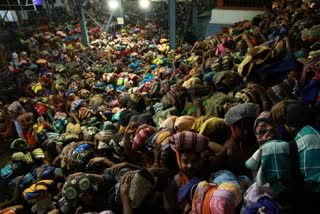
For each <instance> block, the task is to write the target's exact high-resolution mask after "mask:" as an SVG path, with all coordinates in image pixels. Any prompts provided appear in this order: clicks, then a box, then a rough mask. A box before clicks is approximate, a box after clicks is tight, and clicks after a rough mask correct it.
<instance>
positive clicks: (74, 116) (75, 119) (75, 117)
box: [69, 112, 80, 124]
mask: <svg viewBox="0 0 320 214" xmlns="http://www.w3.org/2000/svg"><path fill="white" fill-rule="evenodd" d="M69 115H70V116H71V117H72V118H73V119H74V121H75V122H76V123H77V124H80V120H79V119H78V117H77V116H76V115H75V113H73V112H70V113H69Z"/></svg>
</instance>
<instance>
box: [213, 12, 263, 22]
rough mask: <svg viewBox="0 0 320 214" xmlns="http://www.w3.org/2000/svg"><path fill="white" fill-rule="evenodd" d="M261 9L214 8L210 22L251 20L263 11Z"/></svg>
mask: <svg viewBox="0 0 320 214" xmlns="http://www.w3.org/2000/svg"><path fill="white" fill-rule="evenodd" d="M263 12H264V11H262V10H261V11H259V10H225V9H213V10H212V11H211V20H210V22H209V23H210V24H232V23H235V22H239V21H243V20H251V19H252V18H253V17H254V16H256V15H258V14H261V13H263Z"/></svg>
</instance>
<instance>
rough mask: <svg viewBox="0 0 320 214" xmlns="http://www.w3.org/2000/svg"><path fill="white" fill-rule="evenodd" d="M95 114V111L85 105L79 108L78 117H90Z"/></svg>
mask: <svg viewBox="0 0 320 214" xmlns="http://www.w3.org/2000/svg"><path fill="white" fill-rule="evenodd" d="M93 115H95V112H94V111H93V110H92V109H90V108H87V107H80V109H79V119H80V120H84V119H86V118H90V117H92V116H93Z"/></svg>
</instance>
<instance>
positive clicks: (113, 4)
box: [108, 0, 119, 10]
mask: <svg viewBox="0 0 320 214" xmlns="http://www.w3.org/2000/svg"><path fill="white" fill-rule="evenodd" d="M108 5H109V7H110V8H111V9H112V10H115V9H117V8H118V7H119V3H118V1H117V0H110V1H109V2H108Z"/></svg>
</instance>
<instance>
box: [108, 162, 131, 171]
mask: <svg viewBox="0 0 320 214" xmlns="http://www.w3.org/2000/svg"><path fill="white" fill-rule="evenodd" d="M125 167H129V164H128V163H127V162H122V163H118V164H116V165H114V166H112V167H111V169H112V174H116V173H117V172H118V171H119V170H120V169H122V168H125Z"/></svg>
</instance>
